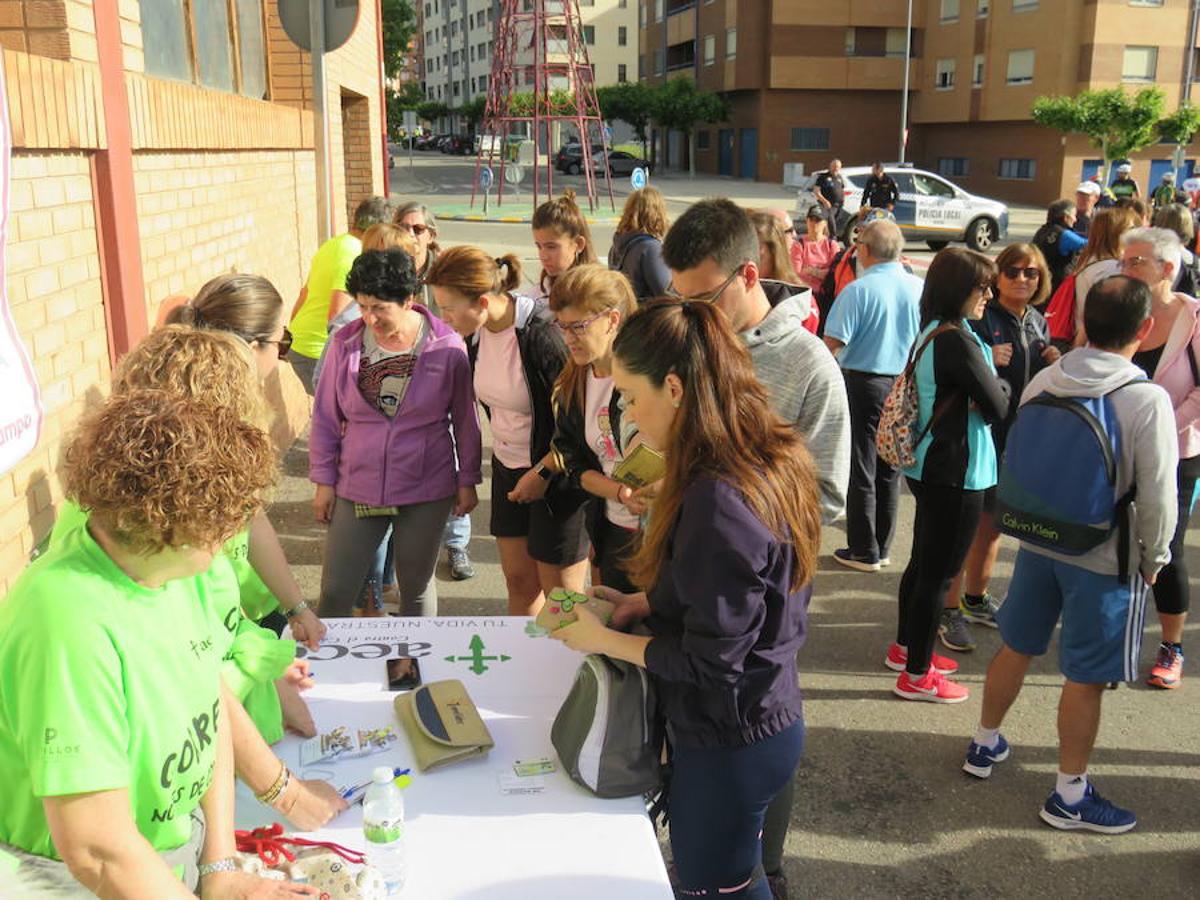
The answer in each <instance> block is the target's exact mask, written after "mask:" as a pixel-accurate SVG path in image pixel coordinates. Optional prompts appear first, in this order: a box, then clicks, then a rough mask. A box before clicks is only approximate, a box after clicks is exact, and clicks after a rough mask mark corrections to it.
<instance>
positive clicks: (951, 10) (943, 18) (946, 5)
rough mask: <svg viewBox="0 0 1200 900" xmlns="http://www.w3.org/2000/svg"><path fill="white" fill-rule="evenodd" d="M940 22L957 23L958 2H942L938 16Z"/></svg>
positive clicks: (956, 0) (951, 0)
mask: <svg viewBox="0 0 1200 900" xmlns="http://www.w3.org/2000/svg"><path fill="white" fill-rule="evenodd" d="M938 21H940V22H957V21H958V0H942V11H941V15H940V16H938Z"/></svg>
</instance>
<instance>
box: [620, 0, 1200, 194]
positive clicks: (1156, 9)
mask: <svg viewBox="0 0 1200 900" xmlns="http://www.w3.org/2000/svg"><path fill="white" fill-rule="evenodd" d="M1191 5H1192V4H1191V2H1190V0H913V3H912V7H913V32H912V44H911V61H910V63H909V83H910V88H909V90H910V94H909V97H910V109H909V119H908V125H909V129H908V143H907V148H906V156H907V159H908V160H910V161H911V162H913V163H914V164H916V165H918V166H921V167H923V168H928V169H932V170H934V171H939V172H942V173H943V174H945V175H947V176H948V177H950V178H952V179H953V180H955V181H956V182H957V183H959V184H961V185H962V186H963V187H964V188H966V189H967V190H969V191H972V192H975V193H979V194H985V195H989V196H995V197H1000V198H1003V199H1006V200H1010V201H1016V202H1027V203H1038V204H1040V203H1046V202H1048V201H1050V200H1053V199H1055V198H1056V197H1058V196H1060V195H1064V194H1066V195H1069V194H1070V192H1071V191H1072V190H1073V188H1074V185H1075V184H1076V183H1077V182H1078V181H1079V180H1080V179H1081V177H1084V176H1086V175H1091V174H1094V173H1095V171H1096V169H1097V167H1098V166H1099V161H1098V159H1097V155H1098V154H1097V153H1096V151H1095V150H1094V149H1092V148H1090V147H1089V145H1088V142H1087V140H1086V139H1084V138H1082V137H1079V136H1069V137H1067V136H1064V135H1062V134H1061V133H1059V132H1055V131H1052V130H1050V129H1046V128H1043V127H1041V126H1038V125H1036V124H1035V123H1034V122H1033V121H1032V119H1031V117H1030V112H1029V110H1030V106H1031V104H1032V103H1033V101H1034V99H1035V98H1036V97H1039V96H1041V95H1044V94H1075V93H1077V92H1078V91H1081V90H1084V89H1088V88H1107V87H1115V86H1124V87H1126V88H1127V89H1130V90H1136V89H1137V88H1140V87H1144V86H1146V85H1149V84H1157V85H1159V86H1160V87H1161V88H1162V89H1163V90H1164V92H1165V93H1166V96H1167V109H1168V111H1170V110H1173V109H1174V108H1175V107H1176V105H1177V103H1178V102H1179V100H1180V97H1181V95H1182V91H1183V84H1184V80H1185V72H1186V71H1187V62H1188V59H1189V56H1191V55H1193V54H1194V53H1195V49H1194V48H1189V44H1194V43H1195V42H1194V40H1189V38H1190V36H1191V35H1192V34H1193V33H1194V32H1193V31H1192V29H1191V21H1190V7H1191ZM907 11H908V2H907V0H844V2H841V3H829V2H827V0H764V2H762V3H754V4H750V3H738V2H735V0H640V4H639V16H640V19H641V23H642V32H641V47H640V58H639V68H640V70H641V72H642V74H643V77H644V78H645V79H646V80H647V81H650V82H651V83H657V82H661V81H663V80H665V79H667V78H672V77H676V76H679V75H683V76H686V77H690V78H693V79H695V81H696V83H697V85H698V86H699V87H700V88H702V89H705V90H714V91H721V92H723V93H724V94H725V95H726V96H727V97H728V98H729V100H730V103H731V109H732V115H731V118H730V121H729V122H726V123H719V124H716V125H711V126H700V127H699V128H698V130H697V134H696V144H697V149H696V167H697V169H698V170H699V171H704V172H710V173H714V174H725V175H732V176H739V177H750V178H753V177H756V178H759V179H762V180H769V181H777V180H781V179H782V176H783V166H784V165H785V164H786V163H803V164H804V166H805V169H806V170H807V171H809V172H811V171H813V170H814V169H816V168H823V167H824V166H825V165H826V163H827V162H828V161H829V159H830V157H832V156H838V157H840V158H841V159H842V161H843V162H844V163H845V164H846V165H863V164H866V163H868V162H870V161H872V160H874V159H882V160H895V159H897V158H898V155H899V152H900V140H901V137H900V136H901V95H902V91H903V84H904V66H905V44H906V28H905V25H906V19H907ZM675 138H676V139H674V140H672V139H671V138H670V137H668V136H659V147H660V152H665V153H666V154H667V156H668V160H669V162H670V163H671V164H674V165H678V164H682V157H683V156H684V153H685V150H684V148H683V146H682V144H683V142H682V141H680V140H678V139H677V136H675ZM1173 150H1174V147H1173V146H1168V145H1156V146H1152V147H1149V148H1147V149H1146V150H1144V151H1143V152H1141V153H1139V154H1138V155H1137V156H1136V157H1135V158H1134V160H1133V162H1134V174H1135V177H1137V178H1138V180H1139V181H1141V182H1142V184H1143V185H1147V184H1154V183H1157V182H1158V177H1159V175H1160V174H1161V172H1162V171H1165V170H1166V169H1167V167H1168V166H1169V161H1170V158H1171V156H1172V151H1173ZM1193 156H1195V148H1194V147H1193V148H1189V153H1188V158H1189V160H1190V159H1191V158H1192V157H1193ZM1187 167H1188V169H1189V171H1190V167H1191V163H1190V162H1189V163H1188V166H1187Z"/></svg>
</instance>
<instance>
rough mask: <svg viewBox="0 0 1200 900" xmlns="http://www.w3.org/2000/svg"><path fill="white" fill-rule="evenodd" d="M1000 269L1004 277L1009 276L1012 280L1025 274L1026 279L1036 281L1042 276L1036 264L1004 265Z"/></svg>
mask: <svg viewBox="0 0 1200 900" xmlns="http://www.w3.org/2000/svg"><path fill="white" fill-rule="evenodd" d="M1001 271H1002V272H1003V273H1004V276H1005V277H1006V278H1011V279H1013V280H1014V281H1015V280H1016V279H1018V278H1020V277H1021V276H1022V275H1024V276H1025V278H1026V280H1028V281H1036V280H1038V279H1040V278H1041V277H1042V272H1041V270H1040V269H1039V268H1037V267H1036V266H1005V267H1004V268H1003V269H1001Z"/></svg>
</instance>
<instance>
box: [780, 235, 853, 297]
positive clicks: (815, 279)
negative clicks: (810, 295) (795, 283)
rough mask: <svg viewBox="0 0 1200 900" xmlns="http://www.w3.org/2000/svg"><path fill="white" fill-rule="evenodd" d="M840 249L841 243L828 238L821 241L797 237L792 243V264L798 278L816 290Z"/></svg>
mask: <svg viewBox="0 0 1200 900" xmlns="http://www.w3.org/2000/svg"><path fill="white" fill-rule="evenodd" d="M841 249H842V245H841V244H839V243H838V242H837V241H835V240H832V239H830V238H825V239H824V240H822V241H810V240H808V239H807V238H798V239H797V240H796V242H795V243H794V244H792V266H793V267H794V268H795V270H796V274H797V275H799V276H800V280H801V281H802V282H804V283H805V284H807V285H808V286H809V287H810V288H812V289H813V291H816V290H817V289H818V288H819V287H820V286H821V282H822V281H824V280H825V273H827V272H828V271H829V264H830V263H832V262H833V258H834V257H835V256H837V255H838V251H839V250H841ZM814 270H818V271H814Z"/></svg>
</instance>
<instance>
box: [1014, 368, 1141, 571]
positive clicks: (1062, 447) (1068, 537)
mask: <svg viewBox="0 0 1200 900" xmlns="http://www.w3.org/2000/svg"><path fill="white" fill-rule="evenodd" d="M1141 382H1146V379H1145V378H1134V379H1132V380H1130V381H1127V382H1126V383H1125V384H1122V385H1120V386H1119V387H1116V388H1114V389H1113V390H1111V391H1109V392H1108V393H1106V394H1103V395H1101V396H1099V397H1057V396H1055V395H1054V394H1051V393H1048V392H1046V393H1042V394H1039V395H1038V396H1036V397H1034V398H1033V399H1032V400H1029V401H1028V402H1026V403H1025V404H1023V405H1022V406H1021V408H1020V410H1019V411H1018V412H1017V418H1016V420H1015V421H1014V422H1013V424H1012V427H1011V428H1010V429H1009V431H1008V442H1007V444H1006V445H1005V451H1004V462H1003V465H1002V466H1001V468H1000V480H999V484H998V485H997V488H996V525H997V527H998V528H999V529H1000V531H1001V532H1003V533H1004V534H1008V535H1011V536H1012V537H1015V538H1018V539H1019V540H1021V541H1024V542H1025V543H1027V544H1032V545H1033V546H1035V547H1041V548H1043V549H1045V550H1052V551H1054V552H1055V553H1062V554H1065V555H1067V556H1081V555H1083V554H1084V553H1087V552H1088V551H1089V550H1092V549H1094V548H1096V547H1098V546H1100V545H1101V544H1103V543H1104V542H1105V541H1107V540H1108V538H1109V536H1110V535H1112V533H1113V531H1114V530H1120V531H1121V533H1122V538H1121V540H1120V542H1119V544H1118V548H1117V553H1118V562H1119V567H1120V577H1121V580H1122V581H1124V580H1125V579H1126V578H1127V577H1128V574H1129V573H1128V568H1129V559H1128V557H1129V540H1128V533H1129V505H1130V503H1132V502H1133V498H1134V494H1135V487H1133V486H1131V487H1130V488H1129V490H1128V491H1126V492H1125V493H1124V494H1122V495H1121V496H1117V492H1116V491H1117V462H1118V461H1119V460H1120V457H1121V450H1122V448H1121V442H1120V433H1119V431H1118V429H1117V417H1116V413H1115V412H1114V410H1113V408H1112V403H1111V402H1110V401H1109V397H1111V396H1112V395H1113V394H1114V393H1116V392H1117V391H1119V390H1121V389H1122V388H1125V387H1128V386H1129V385H1130V384H1137V383H1141ZM1063 461H1069V462H1070V465H1063V464H1062V462H1063Z"/></svg>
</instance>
